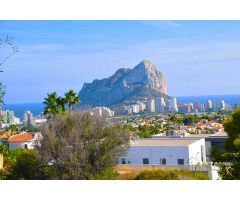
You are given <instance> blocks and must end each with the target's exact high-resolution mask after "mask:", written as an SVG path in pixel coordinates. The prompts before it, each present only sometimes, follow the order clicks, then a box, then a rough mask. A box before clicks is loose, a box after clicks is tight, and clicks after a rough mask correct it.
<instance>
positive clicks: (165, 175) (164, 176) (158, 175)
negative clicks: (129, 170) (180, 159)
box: [134, 170, 179, 180]
mask: <svg viewBox="0 0 240 200" xmlns="http://www.w3.org/2000/svg"><path fill="white" fill-rule="evenodd" d="M134 179H135V180H179V176H178V174H177V173H176V171H173V170H170V171H166V170H145V171H142V172H140V173H139V174H138V175H137V176H136V177H135V178H134Z"/></svg>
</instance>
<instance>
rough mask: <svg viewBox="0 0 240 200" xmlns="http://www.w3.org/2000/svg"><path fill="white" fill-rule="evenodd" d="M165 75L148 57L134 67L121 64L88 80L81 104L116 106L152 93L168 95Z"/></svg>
mask: <svg viewBox="0 0 240 200" xmlns="http://www.w3.org/2000/svg"><path fill="white" fill-rule="evenodd" d="M166 94H167V83H166V79H165V77H164V75H163V74H162V73H161V72H159V71H157V69H156V66H155V65H154V64H153V63H151V62H150V61H148V60H144V61H142V62H141V63H139V64H138V65H137V66H135V67H134V68H133V69H128V68H121V69H119V70H117V71H116V73H115V74H114V75H112V76H111V77H109V78H105V79H102V80H94V81H93V82H92V83H84V85H83V87H82V89H81V91H80V92H79V97H80V99H81V103H80V106H81V107H95V106H113V105H116V104H121V103H134V101H137V100H144V99H146V98H149V97H156V96H163V97H164V98H168V96H167V95H166Z"/></svg>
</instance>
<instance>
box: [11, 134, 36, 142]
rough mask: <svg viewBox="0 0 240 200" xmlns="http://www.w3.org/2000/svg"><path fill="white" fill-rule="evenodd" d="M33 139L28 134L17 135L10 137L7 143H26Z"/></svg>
mask: <svg viewBox="0 0 240 200" xmlns="http://www.w3.org/2000/svg"><path fill="white" fill-rule="evenodd" d="M32 139H33V135H32V134H29V133H24V134H18V135H14V136H12V137H10V138H9V139H8V141H9V142H27V141H29V140H32Z"/></svg>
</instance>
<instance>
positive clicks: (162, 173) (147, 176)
mask: <svg viewBox="0 0 240 200" xmlns="http://www.w3.org/2000/svg"><path fill="white" fill-rule="evenodd" d="M117 171H118V176H117V179H119V180H208V176H207V175H205V174H204V173H202V172H192V171H186V170H176V169H158V168H154V167H152V168H136V167H120V168H117Z"/></svg>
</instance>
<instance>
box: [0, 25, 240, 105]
mask: <svg viewBox="0 0 240 200" xmlns="http://www.w3.org/2000/svg"><path fill="white" fill-rule="evenodd" d="M6 35H9V36H11V37H12V38H14V40H13V41H14V43H15V44H16V45H17V46H18V49H19V52H18V53H17V54H15V55H13V56H12V57H10V59H8V60H7V62H6V63H4V65H3V66H1V68H2V70H3V71H4V72H3V73H0V82H1V83H3V84H5V85H6V89H7V94H6V96H5V102H6V103H8V104H13V103H34V102H36V103H38V102H42V101H43V99H44V98H45V97H46V95H47V93H50V92H54V91H56V92H57V93H58V94H59V95H63V94H64V93H65V92H66V91H67V90H69V89H74V90H75V91H77V92H79V90H80V89H81V88H82V85H83V83H84V82H92V81H93V80H94V79H102V78H106V77H109V76H111V75H112V74H113V73H114V72H115V71H116V70H117V69H119V68H122V67H124V68H133V67H134V66H136V65H137V64H138V63H140V62H141V61H142V60H144V59H147V60H150V61H152V62H153V63H154V64H156V66H157V69H158V70H159V71H161V72H162V73H163V74H164V75H165V76H166V78H167V86H168V94H169V95H170V96H199V95H225V94H240V87H239V86H240V78H239V74H240V21H0V38H3V37H5V36H6ZM10 50H11V49H10V48H9V47H8V46H6V45H1V46H0V62H1V60H2V59H3V58H4V57H5V56H6V55H8V53H10Z"/></svg>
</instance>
